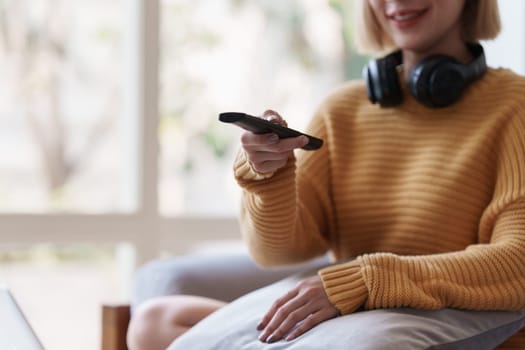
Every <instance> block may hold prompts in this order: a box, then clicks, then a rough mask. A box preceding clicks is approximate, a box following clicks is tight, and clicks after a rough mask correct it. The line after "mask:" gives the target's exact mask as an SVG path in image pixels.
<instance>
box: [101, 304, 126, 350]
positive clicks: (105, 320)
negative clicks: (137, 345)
mask: <svg viewBox="0 0 525 350" xmlns="http://www.w3.org/2000/svg"><path fill="white" fill-rule="evenodd" d="M130 315H131V314H130V306H129V305H102V350H127V346H126V333H127V331H128V325H129V320H130Z"/></svg>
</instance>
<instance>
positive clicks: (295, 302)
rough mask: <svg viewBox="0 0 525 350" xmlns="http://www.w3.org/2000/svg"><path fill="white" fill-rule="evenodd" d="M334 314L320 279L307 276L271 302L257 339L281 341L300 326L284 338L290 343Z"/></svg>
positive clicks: (334, 311) (335, 313)
mask: <svg viewBox="0 0 525 350" xmlns="http://www.w3.org/2000/svg"><path fill="white" fill-rule="evenodd" d="M337 315H339V311H338V310H337V309H336V308H335V307H334V306H333V305H332V304H331V303H330V301H329V300H328V296H327V295H326V292H325V291H324V288H323V283H322V282H321V278H320V277H319V276H313V277H309V278H307V279H304V280H302V281H301V282H299V283H298V284H297V286H296V287H295V288H293V289H292V290H290V291H289V292H288V293H286V294H285V295H284V296H283V297H281V298H279V299H277V300H276V301H275V302H274V303H273V305H272V307H271V308H270V310H269V311H268V312H267V313H266V315H264V317H263V319H262V321H261V323H260V324H259V326H258V327H257V329H258V330H262V331H263V332H262V333H261V335H260V337H259V340H260V341H262V342H268V343H273V342H276V341H278V340H281V339H282V338H283V337H284V336H285V335H286V334H287V333H289V332H290V331H291V330H292V329H293V328H294V327H295V326H296V325H297V324H298V323H300V324H299V325H298V326H297V327H296V328H295V329H293V330H292V331H291V332H290V334H288V335H287V336H286V341H290V340H292V339H295V338H297V337H298V336H300V335H301V334H303V333H305V332H307V331H309V330H310V329H312V328H313V327H315V326H316V325H318V324H319V323H321V322H323V321H326V320H329V319H331V318H334V317H336V316H337Z"/></svg>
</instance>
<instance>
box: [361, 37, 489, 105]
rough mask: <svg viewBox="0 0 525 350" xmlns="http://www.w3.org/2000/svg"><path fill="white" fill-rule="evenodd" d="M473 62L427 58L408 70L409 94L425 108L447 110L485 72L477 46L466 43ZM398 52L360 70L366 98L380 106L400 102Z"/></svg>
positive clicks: (483, 56)
mask: <svg viewBox="0 0 525 350" xmlns="http://www.w3.org/2000/svg"><path fill="white" fill-rule="evenodd" d="M467 46H468V48H469V50H470V52H471V53H472V55H473V56H474V59H473V60H472V61H471V62H469V63H467V64H463V63H461V62H459V61H457V60H456V59H455V58H452V57H450V56H445V55H432V56H429V57H426V58H425V59H423V60H422V61H421V62H419V63H418V64H416V66H415V67H414V68H413V69H412V70H411V71H410V78H409V81H408V86H409V90H410V93H411V94H412V95H413V96H414V97H415V98H416V99H417V100H418V101H419V102H421V103H422V104H424V105H425V106H428V107H434V108H435V107H446V106H449V105H451V104H452V103H454V102H456V101H457V100H458V99H459V98H460V97H461V95H462V94H463V92H464V91H465V90H466V88H467V87H468V86H469V84H470V83H472V82H473V81H475V80H476V79H479V78H480V77H481V76H482V75H483V74H484V73H485V72H486V71H487V62H486V61H485V54H484V52H483V47H482V46H481V45H480V44H468V45H467ZM402 61H403V59H402V56H401V51H396V52H393V53H391V54H389V55H387V56H385V57H383V58H381V59H378V60H372V61H370V62H369V63H368V65H367V66H366V67H365V69H364V71H363V75H364V79H365V81H366V86H367V93H368V98H369V99H370V101H371V102H372V103H376V102H379V104H380V105H381V107H393V106H397V105H399V104H400V103H401V102H402V100H403V92H402V89H401V85H400V83H399V77H398V71H397V67H398V66H399V65H401V64H402V63H403V62H402Z"/></svg>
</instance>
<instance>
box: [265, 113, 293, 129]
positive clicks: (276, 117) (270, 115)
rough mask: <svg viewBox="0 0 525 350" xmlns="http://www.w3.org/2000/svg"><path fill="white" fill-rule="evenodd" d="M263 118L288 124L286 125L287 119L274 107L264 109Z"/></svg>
mask: <svg viewBox="0 0 525 350" xmlns="http://www.w3.org/2000/svg"><path fill="white" fill-rule="evenodd" d="M262 118H263V119H266V120H268V121H270V122H272V123H277V124H280V125H282V126H288V125H286V121H285V120H284V119H283V117H281V115H280V114H279V113H277V112H276V111H274V110H272V109H267V110H266V111H264V113H263V115H262Z"/></svg>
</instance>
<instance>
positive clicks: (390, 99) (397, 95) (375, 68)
mask: <svg viewBox="0 0 525 350" xmlns="http://www.w3.org/2000/svg"><path fill="white" fill-rule="evenodd" d="M398 55H399V56H400V54H398V53H394V54H391V55H388V56H386V57H385V58H382V59H378V60H373V61H370V62H369V63H368V65H367V66H366V67H365V70H364V72H363V75H364V79H365V82H366V86H367V94H368V98H369V100H370V101H371V102H372V103H377V102H379V104H380V105H381V107H392V106H397V105H399V104H400V103H401V101H402V100H403V92H402V90H401V85H400V84H399V78H398V75H397V66H398V65H399V64H400V61H399V59H398Z"/></svg>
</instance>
